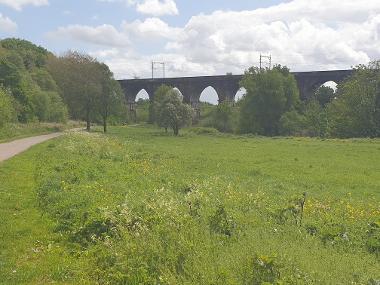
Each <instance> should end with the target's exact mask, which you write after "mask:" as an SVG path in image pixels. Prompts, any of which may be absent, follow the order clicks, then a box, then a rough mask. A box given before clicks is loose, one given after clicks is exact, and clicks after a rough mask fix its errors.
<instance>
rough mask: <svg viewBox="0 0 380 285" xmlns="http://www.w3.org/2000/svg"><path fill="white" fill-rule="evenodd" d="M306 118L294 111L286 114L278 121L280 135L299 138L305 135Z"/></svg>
mask: <svg viewBox="0 0 380 285" xmlns="http://www.w3.org/2000/svg"><path fill="white" fill-rule="evenodd" d="M305 126H306V118H305V116H303V115H301V114H300V113H298V112H297V111H296V110H292V111H289V112H286V113H285V114H284V115H282V117H281V119H280V134H281V135H291V136H299V135H303V134H305Z"/></svg>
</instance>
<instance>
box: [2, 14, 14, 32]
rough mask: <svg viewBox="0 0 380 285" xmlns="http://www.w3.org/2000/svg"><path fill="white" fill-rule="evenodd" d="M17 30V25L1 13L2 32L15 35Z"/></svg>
mask: <svg viewBox="0 0 380 285" xmlns="http://www.w3.org/2000/svg"><path fill="white" fill-rule="evenodd" d="M16 30H17V24H16V23H15V22H13V21H12V20H11V19H9V18H8V17H6V16H3V15H2V14H1V13H0V32H4V33H14V32H15V31H16Z"/></svg>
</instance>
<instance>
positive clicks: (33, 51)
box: [0, 39, 380, 138]
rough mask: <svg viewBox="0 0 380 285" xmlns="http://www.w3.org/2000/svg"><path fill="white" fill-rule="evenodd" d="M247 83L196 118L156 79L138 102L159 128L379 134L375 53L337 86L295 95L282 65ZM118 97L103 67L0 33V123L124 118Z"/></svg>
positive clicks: (253, 72) (249, 75)
mask: <svg viewBox="0 0 380 285" xmlns="http://www.w3.org/2000/svg"><path fill="white" fill-rule="evenodd" d="M240 85H241V87H244V88H245V89H246V91H247V93H246V95H245V96H244V97H243V98H242V99H241V100H240V101H239V102H237V103H236V104H231V103H230V102H224V103H221V104H219V105H218V106H216V107H214V108H209V107H208V106H203V107H207V108H208V112H207V116H203V118H201V120H200V121H199V120H198V118H197V116H196V113H195V112H194V110H192V108H191V107H190V106H189V105H187V104H184V103H183V102H182V97H181V94H180V93H179V92H178V90H176V89H173V88H172V87H170V86H165V85H163V86H161V87H160V88H159V89H158V90H156V92H155V96H154V100H153V101H152V102H150V103H149V104H143V102H142V103H141V102H140V103H141V104H140V105H141V106H144V107H146V108H147V109H148V110H146V111H147V120H148V121H149V122H150V123H155V124H157V125H158V126H160V127H163V128H164V129H165V130H168V129H169V128H170V129H172V130H173V132H174V134H175V135H178V134H179V130H180V129H181V128H182V127H184V126H188V125H191V123H192V122H196V123H197V124H198V125H201V126H207V127H214V128H216V129H218V130H219V131H222V132H235V133H241V134H249V133H251V134H257V135H264V136H279V135H284V136H311V137H338V138H349V137H379V135H380V61H374V62H371V63H369V64H368V65H359V66H357V67H356V68H355V70H354V73H353V75H352V76H350V77H349V78H347V79H346V80H345V81H344V82H341V83H340V84H339V85H338V87H337V90H336V91H335V90H333V89H331V88H329V87H325V86H322V87H320V88H319V89H318V90H317V91H316V92H315V94H314V95H313V96H312V98H310V99H309V100H307V101H302V100H300V96H299V90H298V88H297V83H296V80H295V78H294V76H293V75H292V74H291V73H290V72H289V69H288V68H287V67H285V66H281V65H277V66H275V67H274V68H273V69H259V68H257V67H251V68H249V69H248V70H247V71H246V72H245V74H244V76H243V79H242V81H241V82H240ZM129 115H130V114H128V110H127V106H126V104H125V98H124V96H123V92H122V90H121V87H120V85H119V83H118V82H117V81H116V80H115V79H114V76H113V74H112V72H111V71H110V69H109V67H108V66H107V65H105V64H104V63H101V62H98V61H97V60H96V59H95V58H93V57H91V56H89V55H87V54H82V53H79V52H75V51H68V52H66V53H65V54H63V55H61V56H58V57H57V56H55V55H54V54H52V53H51V52H49V51H47V50H46V49H44V48H42V47H39V46H36V45H34V44H32V43H30V42H28V41H25V40H19V39H5V40H1V41H0V128H1V127H3V126H4V125H5V124H7V123H10V122H20V123H28V122H36V121H41V122H66V121H67V120H68V119H69V118H70V119H74V120H83V121H85V122H86V126H87V129H88V130H90V128H91V123H99V124H102V125H103V129H104V132H106V131H107V125H108V124H109V123H113V124H121V123H126V122H127V121H128V118H129Z"/></svg>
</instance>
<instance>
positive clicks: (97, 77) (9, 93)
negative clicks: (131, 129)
mask: <svg viewBox="0 0 380 285" xmlns="http://www.w3.org/2000/svg"><path fill="white" fill-rule="evenodd" d="M123 100H124V96H123V93H122V91H121V87H120V85H119V83H118V82H117V81H116V80H115V79H114V77H113V74H112V72H111V71H110V69H109V68H108V66H107V65H105V64H104V63H101V62H98V61H97V60H96V59H94V58H92V57H91V56H89V55H86V54H81V53H78V52H73V51H68V52H66V53H65V54H64V55H62V56H59V57H57V56H55V55H54V54H52V53H51V52H49V51H47V50H46V49H44V48H42V47H39V46H36V45H34V44H32V43H30V42H28V41H25V40H19V39H5V40H1V41H0V127H3V126H4V125H5V124H7V123H13V122H19V123H29V122H62V123H65V122H66V121H67V120H68V119H69V118H70V119H74V120H83V121H86V125H87V129H88V130H90V127H91V123H93V122H95V123H102V125H103V128H104V131H107V123H108V122H112V123H121V122H123V121H124V120H125V117H126V115H125V113H126V105H125V104H123Z"/></svg>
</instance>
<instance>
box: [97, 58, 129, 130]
mask: <svg viewBox="0 0 380 285" xmlns="http://www.w3.org/2000/svg"><path fill="white" fill-rule="evenodd" d="M98 67H99V70H100V71H101V85H102V91H101V94H100V96H99V99H98V100H99V102H98V104H97V106H98V108H99V113H100V116H101V117H102V124H103V131H104V132H105V133H106V132H107V122H108V118H109V117H110V116H111V115H112V114H113V115H116V116H121V113H122V112H123V108H125V107H126V105H125V102H124V96H123V91H122V90H121V87H120V84H119V82H117V81H116V80H115V79H114V77H113V73H112V72H111V71H110V69H109V67H108V66H107V65H105V64H104V63H101V64H98Z"/></svg>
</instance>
